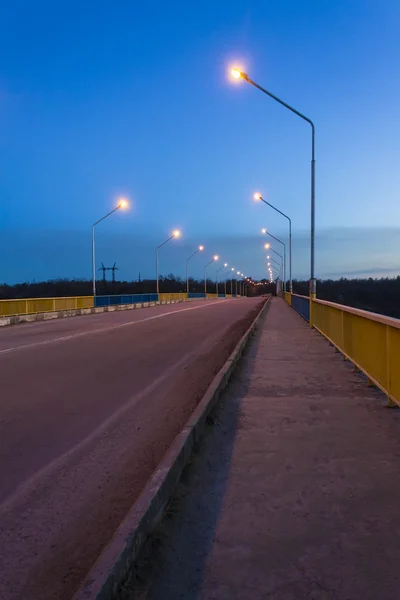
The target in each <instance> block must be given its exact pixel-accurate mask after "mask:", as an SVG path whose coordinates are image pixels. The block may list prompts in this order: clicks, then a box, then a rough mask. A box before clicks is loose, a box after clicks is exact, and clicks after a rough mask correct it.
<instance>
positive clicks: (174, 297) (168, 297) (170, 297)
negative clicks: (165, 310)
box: [158, 292, 188, 302]
mask: <svg viewBox="0 0 400 600" xmlns="http://www.w3.org/2000/svg"><path fill="white" fill-rule="evenodd" d="M187 297H188V295H187V294H186V293H185V292H181V293H177V294H158V299H159V301H160V302H171V301H172V300H175V301H176V300H187Z"/></svg>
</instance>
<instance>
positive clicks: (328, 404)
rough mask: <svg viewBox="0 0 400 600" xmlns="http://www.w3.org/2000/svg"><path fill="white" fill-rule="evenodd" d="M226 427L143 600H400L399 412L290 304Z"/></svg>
mask: <svg viewBox="0 0 400 600" xmlns="http://www.w3.org/2000/svg"><path fill="white" fill-rule="evenodd" d="M215 417H216V422H215V424H214V426H213V427H211V428H210V429H209V432H208V434H207V435H206V437H205V438H204V440H203V443H202V444H201V447H200V451H199V453H198V454H197V455H196V457H195V458H194V460H193V463H192V465H191V467H190V470H189V472H188V475H187V476H186V478H185V479H184V481H183V482H182V483H181V484H180V487H179V489H178V493H177V498H176V499H175V500H174V502H173V503H172V505H171V510H170V512H169V514H170V516H169V517H168V518H166V520H165V521H164V523H163V525H162V538H163V543H162V544H161V545H160V548H159V549H158V550H155V551H154V554H153V555H152V557H151V561H150V563H151V565H150V566H149V567H148V568H147V572H146V573H145V580H144V583H143V588H145V592H144V590H143V588H142V590H137V592H136V593H132V598H136V597H138V598H139V597H140V595H138V594H143V592H144V593H145V596H144V597H145V598H146V600H178V599H185V600H247V599H248V600H259V599H271V600H303V599H304V600H306V599H307V600H328V599H329V600H378V599H379V600H386V599H387V600H396V599H398V598H400V570H399V567H398V564H399V560H398V553H399V547H400V411H399V410H398V409H388V408H386V407H385V398H384V396H383V395H382V394H381V393H380V392H378V391H377V390H375V389H374V388H368V387H367V385H366V380H365V378H363V377H362V376H361V375H360V374H359V373H357V372H355V371H354V369H353V367H352V365H351V364H350V363H348V362H345V361H343V359H342V357H341V355H340V354H337V353H335V352H334V349H333V348H332V347H331V346H330V345H329V344H328V342H327V341H326V340H325V339H324V338H323V337H322V336H320V335H319V334H318V333H317V332H316V331H311V330H310V329H309V327H308V324H307V323H305V322H304V321H303V320H302V318H301V317H300V316H299V315H297V313H296V312H295V311H294V310H293V309H291V308H290V307H289V306H287V305H286V303H285V302H284V301H283V300H281V299H279V298H274V299H273V300H272V303H271V305H270V307H269V310H268V313H267V315H266V317H265V318H264V319H263V322H262V323H261V325H260V328H259V330H258V332H257V334H256V336H255V337H254V338H253V340H252V342H251V344H250V346H249V347H248V350H247V352H246V354H245V356H244V357H243V362H242V366H241V367H240V369H239V370H238V372H237V374H236V375H235V377H234V379H233V382H232V384H231V385H230V386H229V387H228V389H227V391H226V393H225V394H224V396H223V398H222V402H221V404H220V407H219V409H218V411H217V413H216V415H215ZM171 515H172V516H171Z"/></svg>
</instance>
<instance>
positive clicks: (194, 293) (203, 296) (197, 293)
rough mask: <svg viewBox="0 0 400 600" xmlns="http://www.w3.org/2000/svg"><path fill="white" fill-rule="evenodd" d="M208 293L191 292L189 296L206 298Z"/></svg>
mask: <svg viewBox="0 0 400 600" xmlns="http://www.w3.org/2000/svg"><path fill="white" fill-rule="evenodd" d="M205 297H206V295H205V293H204V292H193V293H192V292H189V298H205Z"/></svg>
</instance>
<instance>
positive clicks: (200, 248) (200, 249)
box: [186, 246, 204, 294]
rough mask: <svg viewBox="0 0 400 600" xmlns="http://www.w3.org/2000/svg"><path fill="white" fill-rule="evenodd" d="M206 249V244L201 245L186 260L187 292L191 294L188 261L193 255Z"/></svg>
mask: <svg viewBox="0 0 400 600" xmlns="http://www.w3.org/2000/svg"><path fill="white" fill-rule="evenodd" d="M203 250H204V246H199V247H198V248H197V250H196V252H193V254H191V255H190V256H189V258H188V259H187V260H186V293H187V294H189V275H188V263H189V260H190V259H191V258H193V256H195V255H196V254H197V253H198V252H203Z"/></svg>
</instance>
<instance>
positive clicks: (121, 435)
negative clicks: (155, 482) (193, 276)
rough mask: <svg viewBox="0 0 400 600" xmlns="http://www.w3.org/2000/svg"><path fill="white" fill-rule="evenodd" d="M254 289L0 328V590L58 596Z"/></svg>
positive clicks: (168, 438) (111, 521) (94, 547)
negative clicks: (243, 295) (245, 294)
mask: <svg viewBox="0 0 400 600" xmlns="http://www.w3.org/2000/svg"><path fill="white" fill-rule="evenodd" d="M261 302H262V301H261V300H260V299H231V300H215V301H207V302H204V301H199V302H193V303H191V304H190V305H189V304H174V305H164V306H159V307H152V308H148V309H140V310H134V311H118V312H114V313H104V314H99V315H92V316H85V317H74V318H67V319H62V320H61V319H60V320H57V321H46V322H42V323H31V324H25V325H17V326H14V327H9V328H4V329H3V330H2V331H0V383H1V403H0V598H1V599H2V600H26V599H27V598H29V599H30V600H69V599H70V598H71V597H72V595H73V593H74V592H75V591H76V589H77V587H78V586H79V584H80V582H81V581H82V579H83V578H84V577H85V575H86V574H87V572H88V571H89V569H90V568H91V566H92V565H93V563H94V562H95V560H96V558H97V557H98V556H99V554H100V553H101V551H102V549H103V548H104V546H105V545H106V544H107V542H108V541H109V539H110V538H111V536H112V534H113V532H114V531H115V529H116V527H117V526H118V524H119V523H120V522H121V520H122V518H123V517H124V515H125V514H126V512H127V511H128V509H129V508H130V506H131V505H132V503H133V501H134V500H135V499H136V498H137V496H138V494H139V493H140V491H141V489H142V488H143V486H144V484H145V483H146V481H147V479H148V477H149V476H150V474H151V473H152V471H153V470H154V468H155V466H156V465H157V464H158V462H159V461H160V460H161V458H162V456H163V454H164V453H165V451H166V449H167V448H168V447H169V445H170V444H171V442H172V440H173V439H174V437H175V435H176V434H177V433H178V432H179V431H180V429H181V428H182V426H183V425H184V423H185V422H186V420H187V419H188V417H189V416H190V414H191V412H192V411H193V409H194V408H195V406H196V405H197V403H198V401H199V399H200V398H201V396H202V394H203V393H204V391H205V389H206V388H207V386H208V384H209V383H210V381H211V379H212V377H213V375H214V374H215V373H216V372H217V371H218V370H219V368H220V367H221V366H222V364H223V363H224V361H225V360H226V358H227V357H228V355H229V353H230V352H231V351H232V349H233V347H234V345H235V343H236V342H237V341H238V339H239V337H240V336H241V335H242V334H243V333H244V331H245V330H246V328H247V326H248V324H249V321H250V320H251V317H252V316H254V314H255V312H257V310H258V309H259V308H260V305H261Z"/></svg>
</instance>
